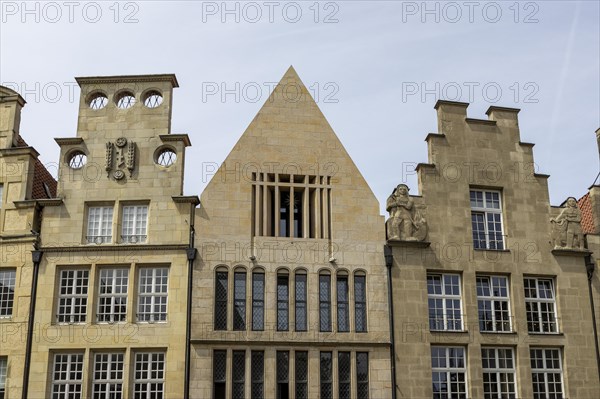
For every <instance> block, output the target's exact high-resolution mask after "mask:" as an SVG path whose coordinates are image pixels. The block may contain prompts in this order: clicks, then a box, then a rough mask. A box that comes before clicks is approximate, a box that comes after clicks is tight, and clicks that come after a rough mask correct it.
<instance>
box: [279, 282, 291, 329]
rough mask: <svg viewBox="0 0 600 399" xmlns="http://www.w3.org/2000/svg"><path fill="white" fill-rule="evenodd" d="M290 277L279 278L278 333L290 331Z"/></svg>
mask: <svg viewBox="0 0 600 399" xmlns="http://www.w3.org/2000/svg"><path fill="white" fill-rule="evenodd" d="M288 281H289V279H288V276H287V275H278V276H277V331H287V330H288V320H289V286H288Z"/></svg>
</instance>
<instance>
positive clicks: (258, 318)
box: [225, 272, 265, 331]
mask: <svg viewBox="0 0 600 399" xmlns="http://www.w3.org/2000/svg"><path fill="white" fill-rule="evenodd" d="M225 305H226V306H227V304H225ZM264 329H265V274H264V273H258V272H254V273H252V330H254V331H262V330H264Z"/></svg>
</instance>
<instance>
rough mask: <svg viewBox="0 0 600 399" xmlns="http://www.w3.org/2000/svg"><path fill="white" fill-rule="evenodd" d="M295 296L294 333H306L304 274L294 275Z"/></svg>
mask: <svg viewBox="0 0 600 399" xmlns="http://www.w3.org/2000/svg"><path fill="white" fill-rule="evenodd" d="M294 294H295V298H296V301H295V306H296V312H295V318H296V322H295V326H296V331H306V329H307V328H306V327H307V316H306V274H296V286H295V289H294Z"/></svg>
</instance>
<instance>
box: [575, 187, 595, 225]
mask: <svg viewBox="0 0 600 399" xmlns="http://www.w3.org/2000/svg"><path fill="white" fill-rule="evenodd" d="M577 204H578V205H579V209H580V210H581V230H583V233H584V234H594V233H595V232H596V229H595V227H594V218H593V215H592V201H591V200H590V193H587V194H586V195H584V196H583V197H581V198H580V199H579V201H577Z"/></svg>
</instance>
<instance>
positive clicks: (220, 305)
mask: <svg viewBox="0 0 600 399" xmlns="http://www.w3.org/2000/svg"><path fill="white" fill-rule="evenodd" d="M216 277H217V278H216V281H215V330H227V272H224V271H221V272H217V276H216Z"/></svg>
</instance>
